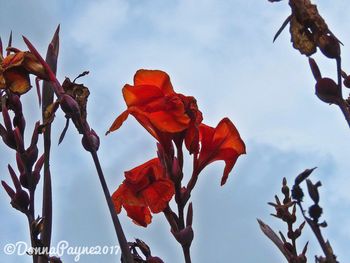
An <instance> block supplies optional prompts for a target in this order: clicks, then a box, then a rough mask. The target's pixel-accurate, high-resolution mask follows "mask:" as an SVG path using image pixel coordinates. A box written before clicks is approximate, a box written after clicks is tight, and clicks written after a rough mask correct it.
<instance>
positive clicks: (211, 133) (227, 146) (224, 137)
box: [196, 118, 246, 185]
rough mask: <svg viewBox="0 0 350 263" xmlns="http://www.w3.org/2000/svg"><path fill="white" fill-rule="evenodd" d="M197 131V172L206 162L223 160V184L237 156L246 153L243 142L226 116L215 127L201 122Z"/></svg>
mask: <svg viewBox="0 0 350 263" xmlns="http://www.w3.org/2000/svg"><path fill="white" fill-rule="evenodd" d="M199 131H200V143H201V149H200V152H199V156H198V160H197V165H196V169H197V173H200V171H202V170H203V169H204V168H205V167H206V166H207V165H208V164H210V163H212V162H214V161H218V160H223V161H225V163H226V164H225V169H224V173H223V177H222V179H221V185H223V184H225V182H226V180H227V178H228V175H229V173H230V172H231V170H232V168H233V166H234V165H235V163H236V160H237V158H238V157H239V156H240V155H241V154H245V153H246V151H245V144H244V142H243V140H242V139H241V137H240V135H239V133H238V131H237V129H236V127H235V126H234V124H233V123H232V122H231V121H230V120H229V119H228V118H224V119H222V120H221V121H220V122H219V124H218V125H217V126H216V128H212V127H209V126H207V125H205V124H201V125H200V127H199Z"/></svg>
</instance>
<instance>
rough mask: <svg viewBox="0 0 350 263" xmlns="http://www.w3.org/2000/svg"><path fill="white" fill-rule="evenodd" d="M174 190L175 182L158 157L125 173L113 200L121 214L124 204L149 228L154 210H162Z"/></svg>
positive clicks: (137, 219) (131, 215)
mask: <svg viewBox="0 0 350 263" xmlns="http://www.w3.org/2000/svg"><path fill="white" fill-rule="evenodd" d="M174 193H175V190H174V185H173V182H172V181H171V180H170V179H168V178H167V177H166V173H165V170H164V169H163V167H162V165H161V163H160V160H159V159H158V158H154V159H152V160H150V161H148V162H146V163H144V164H142V165H140V166H137V167H135V168H134V169H132V170H130V171H127V172H125V180H124V181H123V183H122V184H121V185H120V186H119V188H118V189H117V190H116V191H115V192H114V193H113V195H112V200H113V203H114V207H115V209H116V211H117V213H120V211H121V208H122V207H124V209H125V210H126V212H127V215H128V216H129V217H130V218H131V219H133V221H134V222H135V223H136V224H138V225H141V226H144V227H146V226H147V225H148V224H150V223H151V219H152V216H151V212H152V213H159V212H162V211H163V210H164V209H165V208H166V207H167V205H168V203H169V201H170V200H171V198H172V197H173V195H174Z"/></svg>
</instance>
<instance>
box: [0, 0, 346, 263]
mask: <svg viewBox="0 0 350 263" xmlns="http://www.w3.org/2000/svg"><path fill="white" fill-rule="evenodd" d="M317 4H318V6H319V10H320V12H321V14H322V15H323V16H324V17H325V18H326V20H327V22H328V24H329V26H330V28H331V30H332V31H333V32H334V33H335V34H336V35H337V36H338V38H340V39H341V41H342V42H343V43H344V44H345V46H344V48H343V50H342V52H343V60H344V61H343V65H344V69H345V71H349V72H350V70H349V68H350V61H349V60H347V59H346V58H347V57H349V51H350V50H349V49H347V47H348V46H349V44H350V35H349V32H348V28H349V24H350V18H349V16H348V10H349V9H348V3H347V1H345V0H338V1H336V3H334V1H333V2H331V1H318V2H317ZM289 12H290V10H289V7H288V5H287V3H286V2H285V1H283V2H281V3H275V4H271V3H269V2H268V1H267V0H260V1H252V0H250V1H241V0H231V1H223V0H219V1H217V0H186V1H185V0H173V1H170V0H169V1H164V0H149V1H140V0H100V1H88V0H85V1H82V0H77V1H69V0H61V1H53V0H49V1H47V0H32V1H23V0H22V1H20V0H12V1H2V7H1V9H0V35H1V37H2V38H3V39H6V38H7V37H8V35H9V32H10V30H13V33H14V43H15V46H17V47H20V48H24V44H23V42H22V40H21V35H25V36H27V37H28V38H29V39H30V40H31V41H32V42H33V43H34V44H35V45H36V47H37V48H38V49H39V50H40V51H41V52H42V54H45V52H46V47H47V44H48V42H49V41H50V39H51V37H52V34H53V32H54V30H55V28H56V26H57V25H58V24H61V50H60V58H59V70H58V77H59V79H60V80H63V79H64V77H65V76H68V77H71V78H74V77H75V76H77V75H78V74H79V73H81V72H82V71H84V70H89V71H90V75H88V76H86V77H84V79H82V80H83V81H84V83H85V84H86V85H87V86H88V87H89V89H90V92H91V95H90V98H89V105H88V107H89V121H90V123H91V125H92V126H93V128H94V129H95V130H96V131H97V132H98V133H99V134H100V135H101V149H100V155H101V159H102V165H103V167H104V170H105V173H106V179H107V182H108V185H109V188H110V190H111V191H114V190H115V189H116V188H117V186H118V185H119V184H120V182H121V181H122V178H123V171H125V170H129V169H131V168H132V167H134V166H136V165H138V164H140V163H143V162H144V161H146V160H148V159H150V158H153V157H154V155H155V148H156V147H155V142H154V140H153V139H152V138H151V137H150V136H149V135H148V134H147V133H146V131H144V130H143V129H142V128H141V127H140V126H139V125H138V124H137V123H136V121H135V120H133V119H132V118H130V119H128V121H127V123H126V125H124V126H123V127H122V128H121V129H120V130H119V131H118V132H116V133H113V134H111V135H109V136H107V137H104V136H103V134H104V132H105V131H106V129H107V128H108V127H109V125H110V124H111V122H112V121H113V120H114V118H115V117H116V115H117V114H119V113H120V112H121V111H123V110H124V109H125V104H124V102H123V99H122V96H121V88H122V87H123V85H124V84H125V83H131V82H132V78H133V75H134V73H135V71H136V70H137V69H140V68H147V69H161V70H164V71H166V72H168V73H169V75H170V76H171V79H172V82H173V85H174V87H175V89H176V91H178V92H181V93H184V94H187V95H192V96H195V97H196V98H197V101H198V104H199V107H200V109H201V111H202V112H203V114H204V119H205V122H206V123H207V124H209V125H211V126H216V124H217V123H218V122H219V121H220V120H221V119H222V118H223V117H225V116H227V117H229V118H230V119H231V120H232V121H233V122H234V123H235V124H236V126H237V128H238V129H239V131H240V133H241V136H242V137H243V139H244V140H245V142H246V145H247V152H248V154H247V155H246V156H244V157H241V158H240V159H239V161H238V163H237V165H236V167H235V169H234V171H233V172H232V173H231V176H230V178H229V180H228V182H227V184H226V185H225V186H224V187H220V186H219V184H220V179H221V174H222V169H223V164H222V163H217V164H213V165H211V166H209V167H208V168H206V170H205V171H204V172H203V173H202V174H201V177H200V180H199V183H198V186H197V188H196V189H195V192H194V194H193V205H194V231H195V239H194V242H193V247H192V254H193V262H227V261H229V262H231V261H235V262H248V263H250V262H258V261H259V262H281V261H282V257H281V255H280V254H279V252H278V251H277V249H276V248H275V247H274V246H273V245H272V243H270V241H269V240H267V238H265V237H264V236H263V235H262V234H261V233H260V231H259V228H258V225H257V223H256V218H262V219H263V220H264V221H265V222H267V223H269V224H271V225H272V226H274V227H275V228H276V229H277V230H278V229H281V230H285V226H284V225H283V224H279V223H278V222H277V221H276V220H275V219H274V218H272V217H270V216H269V214H270V213H271V212H273V211H272V209H271V208H270V207H268V206H267V205H266V203H267V202H268V201H271V200H272V198H273V196H274V194H275V193H277V192H278V191H279V189H280V184H281V180H282V178H283V177H284V176H285V177H287V179H289V181H291V180H293V179H294V177H295V175H297V174H298V173H299V172H301V171H303V170H304V169H305V168H311V167H315V166H317V167H318V169H317V170H316V171H315V173H314V174H313V176H314V179H315V180H322V183H323V185H324V187H322V190H321V205H322V206H323V207H324V211H325V213H324V219H326V220H327V222H328V224H329V228H327V229H326V231H325V235H326V236H327V237H328V238H329V239H330V241H331V243H332V245H333V248H334V250H335V252H336V254H337V255H338V256H339V261H340V262H344V261H345V260H346V259H348V258H350V251H349V249H348V244H349V240H350V222H349V220H348V218H349V216H350V214H349V211H350V191H349V190H348V188H349V183H348V181H349V177H348V176H349V174H348V165H349V163H348V159H347V157H348V156H350V147H348V144H349V142H350V133H349V128H348V127H347V124H346V123H345V121H344V119H343V116H342V115H341V113H340V111H339V110H338V109H337V108H336V107H335V106H329V105H326V104H324V103H322V102H321V101H319V100H318V99H317V97H316V96H315V95H314V80H313V77H312V75H311V73H310V70H309V68H308V63H307V59H306V58H305V57H303V56H301V55H300V54H299V53H298V51H296V50H294V49H293V48H292V46H291V43H290V36H289V34H288V30H285V32H283V33H282V34H281V36H280V37H279V38H278V40H277V41H276V43H274V44H273V43H272V38H273V36H274V34H275V32H276V31H277V30H278V28H279V27H280V25H281V24H282V22H283V21H284V19H285V18H286V17H287V16H288V15H289ZM315 58H316V60H317V62H318V63H319V66H320V68H321V71H322V73H323V75H325V76H330V77H335V62H334V61H331V60H328V59H325V58H323V57H322V56H320V55H316V56H315ZM24 102H25V112H26V118H27V122H28V123H30V120H32V122H34V121H36V120H38V119H39V118H40V114H39V108H38V105H37V101H36V97H35V94H34V92H31V93H29V94H28V95H26V96H25V98H24ZM63 126H64V118H63V116H62V114H61V115H60V116H58V118H57V119H56V121H55V124H54V134H53V138H54V139H53V140H54V141H57V140H58V139H57V138H58V136H59V133H60V131H61V130H62V129H63ZM31 129H32V125H30V124H29V125H28V130H29V131H30V130H31ZM0 152H1V158H0V171H2V172H1V173H0V178H1V180H6V181H9V180H10V179H9V176H8V174H7V171H6V166H7V164H8V163H10V164H13V166H15V162H14V156H13V152H11V151H8V149H7V148H5V147H4V146H3V144H1V145H0ZM187 171H189V169H188V170H187ZM52 176H53V178H52V180H53V191H54V222H53V224H54V232H53V240H52V242H53V245H55V244H57V243H59V242H60V241H62V240H66V241H68V242H69V244H70V245H72V246H79V245H83V246H96V245H100V246H104V245H108V246H112V245H114V244H115V243H116V237H115V235H114V231H113V226H112V223H111V220H110V218H109V215H108V213H109V212H108V209H107V206H106V204H105V202H104V200H103V199H104V197H103V194H102V190H101V187H100V185H99V182H98V178H97V176H96V173H95V169H94V166H93V165H92V162H91V160H90V156H89V155H88V154H87V153H86V152H84V151H82V148H81V145H80V137H79V135H77V134H76V131H75V130H74V129H73V128H72V127H71V128H70V129H69V131H68V134H67V136H66V138H65V140H64V142H63V143H62V144H61V145H60V146H59V147H57V146H56V145H55V146H54V147H53V158H52ZM38 205H39V203H38ZM0 214H1V217H0V218H1V219H0V222H1V224H0V236H1V240H0V261H1V262H10V263H11V262H31V260H30V258H29V257H26V256H21V257H16V256H13V255H12V256H7V255H5V254H4V253H3V247H4V246H5V244H7V243H16V242H17V241H25V242H28V241H29V239H28V229H27V228H28V227H27V223H26V219H25V218H24V216H22V215H21V214H20V213H19V212H18V211H16V210H14V209H12V208H11V206H10V205H9V198H8V196H7V195H6V194H5V193H4V191H0ZM121 220H122V224H123V226H124V229H125V232H126V233H127V237H128V238H129V239H130V240H132V239H133V238H134V237H138V238H141V239H142V240H144V241H146V242H147V243H148V244H149V245H150V246H151V248H152V251H153V254H155V255H158V256H160V257H162V258H163V259H164V261H165V262H182V255H181V249H180V248H179V246H178V244H177V243H176V242H175V241H174V240H173V238H172V236H171V235H170V232H169V226H168V225H166V224H165V223H164V221H165V220H164V218H163V216H162V215H161V214H160V215H155V216H154V219H153V223H152V224H151V225H150V226H149V227H148V228H147V229H143V228H140V227H137V226H135V225H134V224H133V223H131V222H130V220H129V219H128V218H127V217H126V215H125V214H124V213H122V214H121ZM306 240H310V242H311V243H310V246H309V247H310V252H309V255H310V260H311V261H312V260H313V254H315V253H319V252H320V251H319V249H318V246H317V244H316V240H315V239H314V237H313V236H312V235H311V234H310V232H309V231H308V230H306V231H305V237H304V239H303V242H305V241H306ZM302 246H303V243H302V242H300V247H302ZM62 259H63V261H64V262H72V261H73V257H72V256H69V255H64V256H63V258H62ZM80 262H88V263H90V262H106V263H109V262H116V258H115V256H110V255H105V256H100V257H97V256H82V258H81V260H80Z"/></svg>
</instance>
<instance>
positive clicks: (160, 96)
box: [108, 70, 202, 148]
mask: <svg viewBox="0 0 350 263" xmlns="http://www.w3.org/2000/svg"><path fill="white" fill-rule="evenodd" d="M123 96H124V100H125V102H126V105H127V110H126V111H124V112H123V113H122V114H120V115H119V117H118V118H117V119H116V120H115V121H114V122H113V124H112V126H111V127H110V128H109V131H108V132H112V131H115V130H117V129H118V128H119V127H120V126H121V125H122V124H123V122H124V121H125V120H126V119H127V118H128V116H129V114H131V115H133V116H134V117H135V118H136V120H137V121H138V122H139V123H140V124H141V125H142V126H143V127H144V128H145V129H146V130H147V131H148V132H149V133H150V134H151V135H152V136H153V137H154V138H156V139H157V140H158V141H159V142H160V143H161V144H162V145H163V146H165V147H166V146H167V145H169V144H170V141H171V140H172V139H173V136H174V134H178V133H181V132H184V131H186V130H187V129H188V128H189V127H191V131H190V134H191V135H188V136H187V140H186V141H187V142H186V145H188V147H190V145H191V144H193V140H194V139H195V138H196V135H194V134H193V133H194V132H195V126H196V125H197V126H198V125H199V123H200V122H201V121H202V114H201V112H200V111H199V110H198V108H197V104H196V100H195V99H194V98H193V97H187V96H184V95H182V94H178V93H175V92H174V90H173V86H172V84H171V82H170V78H169V76H168V74H166V73H165V72H163V71H160V70H138V71H137V72H136V74H135V76H134V86H131V85H125V86H124V88H123ZM186 134H187V133H186V132H185V134H184V136H186ZM197 134H198V132H197ZM197 145H198V140H197ZM190 148H195V147H194V146H191V147H190Z"/></svg>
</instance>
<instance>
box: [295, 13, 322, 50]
mask: <svg viewBox="0 0 350 263" xmlns="http://www.w3.org/2000/svg"><path fill="white" fill-rule="evenodd" d="M289 31H290V34H291V41H292V43H293V47H294V48H295V49H297V50H299V51H300V53H301V54H304V55H306V56H311V55H312V54H314V53H315V52H316V44H315V42H314V40H313V37H312V34H311V33H310V31H308V30H307V28H305V27H304V26H303V25H302V24H300V23H299V22H298V20H297V19H296V17H295V16H292V18H291V20H290V30H289Z"/></svg>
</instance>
